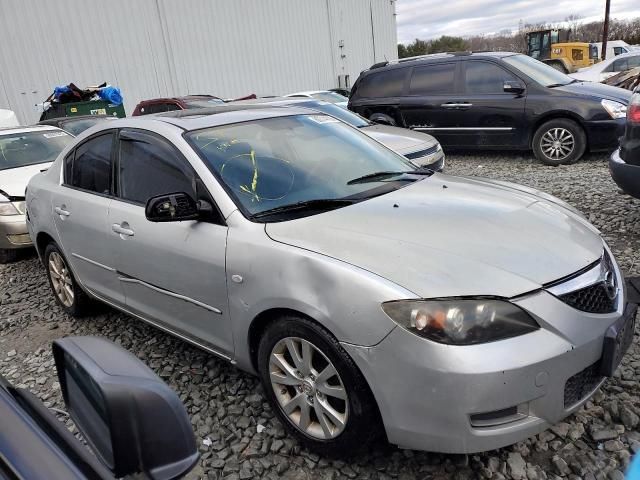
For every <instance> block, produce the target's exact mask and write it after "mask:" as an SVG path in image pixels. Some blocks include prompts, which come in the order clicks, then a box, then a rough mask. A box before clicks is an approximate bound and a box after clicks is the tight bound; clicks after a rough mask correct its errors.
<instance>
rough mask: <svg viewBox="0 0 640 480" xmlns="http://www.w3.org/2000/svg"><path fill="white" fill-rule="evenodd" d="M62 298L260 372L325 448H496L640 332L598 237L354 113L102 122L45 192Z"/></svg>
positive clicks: (33, 223) (45, 230)
mask: <svg viewBox="0 0 640 480" xmlns="http://www.w3.org/2000/svg"><path fill="white" fill-rule="evenodd" d="M27 215H28V227H29V232H30V235H31V237H32V239H33V241H34V243H35V244H36V245H37V248H38V252H39V254H40V257H41V259H42V260H43V263H44V265H45V268H46V271H47V273H48V276H49V280H50V283H51V287H52V290H53V292H54V295H55V298H56V300H57V301H58V303H59V304H60V305H61V306H62V307H63V308H64V309H65V310H66V312H68V313H69V314H71V315H81V314H82V313H83V312H86V311H87V309H89V308H90V306H91V302H92V301H94V300H99V301H102V302H105V303H107V304H109V305H112V306H113V307H115V308H117V309H119V310H122V311H123V312H127V313H128V314H130V315H131V316H133V317H136V318H138V319H140V320H142V321H145V322H148V323H150V324H152V325H155V326H156V327H158V328H161V329H162V330H165V331H167V332H169V333H171V334H173V335H176V336H178V337H180V338H182V339H184V340H186V341H188V342H191V343H193V344H195V345H197V346H199V347H201V348H203V349H205V350H207V351H209V352H211V353H213V354H215V355H218V356H219V357H222V358H223V359H226V360H228V361H229V362H232V363H233V364H236V365H237V366H238V367H240V368H242V369H244V370H246V371H249V372H253V373H256V374H258V375H259V376H260V378H261V380H262V382H263V384H264V388H265V392H266V396H267V397H268V399H269V401H270V402H271V404H272V405H273V408H274V411H275V412H277V415H278V416H279V418H280V419H281V421H282V422H283V424H284V425H286V427H287V428H288V429H289V430H290V431H291V432H292V433H293V434H294V435H296V436H297V437H299V438H300V439H301V440H302V441H304V442H306V443H307V444H308V445H310V446H311V447H314V448H316V449H317V450H319V451H321V452H339V453H341V454H348V453H349V452H352V451H354V450H357V449H358V448H362V447H363V446H364V445H366V444H367V442H369V441H370V440H372V439H375V438H376V437H377V435H376V433H380V434H381V435H383V436H384V435H386V438H387V439H388V440H389V441H390V442H392V443H394V444H397V445H400V446H402V447H407V448H414V449H424V450H431V451H440V452H476V451H483V450H489V449H493V448H497V447H501V446H504V445H507V444H511V443H514V442H517V441H520V440H522V439H524V438H526V437H528V436H531V435H534V434H536V433H538V432H540V431H542V430H544V429H546V428H548V427H549V426H550V425H552V424H553V423H554V422H558V421H559V420H561V419H562V418H563V417H566V416H567V415H569V414H570V413H572V412H573V411H575V410H576V409H577V408H579V407H580V405H582V404H583V403H584V402H585V401H586V400H587V399H588V398H589V397H590V396H591V395H592V394H593V393H594V391H595V390H596V389H597V388H598V387H599V385H600V384H601V383H602V382H603V381H604V379H605V378H606V377H607V376H610V375H612V374H613V372H614V370H615V369H616V367H617V365H618V364H619V363H620V360H621V357H622V356H623V355H624V353H625V351H626V349H627V348H628V346H629V344H630V342H631V341H632V339H633V331H634V322H635V317H636V310H635V309H636V307H635V306H633V305H631V304H627V301H626V292H625V288H624V281H623V278H622V275H621V272H620V269H619V268H618V266H617V264H616V261H615V259H614V258H613V256H612V255H611V252H610V250H609V248H608V247H607V245H606V244H605V242H604V241H603V239H602V238H601V236H600V235H599V233H598V231H597V230H596V229H595V228H594V227H593V226H591V225H590V224H589V223H588V222H587V221H586V220H585V219H584V218H583V217H582V216H581V215H580V214H579V213H578V212H577V211H575V210H574V209H573V208H572V207H570V206H569V205H567V204H565V203H563V202H562V201H560V200H558V199H556V198H554V197H551V196H549V195H546V194H544V193H541V192H537V191H534V190H531V189H528V188H525V187H521V186H517V185H514V184H510V183H506V182H499V181H491V180H482V179H476V178H465V177H456V176H451V175H444V174H440V173H434V172H433V171H431V170H421V169H417V168H416V167H415V166H414V165H412V164H411V163H409V161H407V160H406V159H405V158H403V157H402V156H400V155H398V154H396V153H394V152H392V151H391V150H388V149H387V148H386V147H384V146H382V145H381V144H379V143H378V142H376V141H374V140H372V139H371V138H369V137H368V136H367V135H365V134H363V133H361V132H360V131H358V129H356V128H353V127H351V126H349V125H347V124H344V123H342V122H340V121H338V120H336V119H335V118H333V117H329V116H326V115H323V114H319V113H310V112H309V111H308V110H304V109H297V108H278V107H273V108H261V109H240V110H235V111H230V110H229V108H228V107H226V108H221V109H220V110H216V109H213V110H209V111H207V112H203V111H187V112H179V113H176V114H175V115H174V116H173V117H155V118H150V117H141V118H135V119H121V120H115V121H113V122H109V123H105V124H102V125H99V126H96V127H93V128H91V129H89V130H87V131H86V132H84V133H83V134H81V135H80V136H79V137H78V138H77V139H76V141H75V142H73V143H72V144H71V145H70V146H69V147H67V148H66V149H65V150H64V151H63V152H62V154H61V155H60V156H59V157H58V159H57V160H56V161H55V162H54V163H53V165H52V166H51V168H49V170H47V171H46V172H44V173H41V174H38V175H37V176H35V177H34V178H33V179H32V180H31V182H30V183H29V186H28V190H27Z"/></svg>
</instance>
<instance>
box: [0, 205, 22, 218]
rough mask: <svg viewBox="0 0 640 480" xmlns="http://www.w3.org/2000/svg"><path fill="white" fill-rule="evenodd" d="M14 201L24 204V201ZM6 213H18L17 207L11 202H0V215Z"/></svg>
mask: <svg viewBox="0 0 640 480" xmlns="http://www.w3.org/2000/svg"><path fill="white" fill-rule="evenodd" d="M16 203H22V204H23V205H24V202H16ZM23 208H24V207H23ZM8 215H20V212H19V211H18V207H17V206H16V205H15V204H14V203H13V202H0V216H8Z"/></svg>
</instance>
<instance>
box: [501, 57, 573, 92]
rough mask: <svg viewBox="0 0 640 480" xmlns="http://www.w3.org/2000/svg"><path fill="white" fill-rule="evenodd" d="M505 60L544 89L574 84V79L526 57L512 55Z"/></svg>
mask: <svg viewBox="0 0 640 480" xmlns="http://www.w3.org/2000/svg"><path fill="white" fill-rule="evenodd" d="M503 60H504V62H505V63H508V64H509V65H511V66H512V67H515V68H517V69H518V70H520V71H521V72H522V73H524V74H525V75H527V76H529V77H531V79H532V80H533V81H534V82H537V83H539V84H540V85H542V86H544V87H551V86H559V85H568V84H569V83H572V82H573V78H571V77H569V76H567V75H565V74H564V73H562V72H560V71H558V70H556V69H555V68H553V67H550V66H549V65H547V64H546V63H542V62H540V61H538V60H536V59H534V58H531V57H527V56H526V55H511V56H510V57H504V58H503Z"/></svg>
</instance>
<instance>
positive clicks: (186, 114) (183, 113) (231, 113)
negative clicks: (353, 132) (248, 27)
mask: <svg viewBox="0 0 640 480" xmlns="http://www.w3.org/2000/svg"><path fill="white" fill-rule="evenodd" d="M311 113H316V114H317V112H315V111H313V110H309V109H306V108H299V107H284V106H283V107H278V106H270V105H233V104H226V105H219V106H214V107H208V108H197V109H193V110H175V111H172V112H165V113H161V114H158V115H146V116H143V117H131V118H139V120H136V121H137V122H146V121H160V122H164V123H168V124H171V125H175V126H176V127H178V128H181V129H183V130H185V131H191V130H199V129H202V128H209V127H218V126H222V125H230V124H233V123H242V122H250V121H253V120H263V119H267V118H277V117H287V116H291V115H309V114H311ZM123 120H125V119H123ZM126 121H127V123H128V124H130V123H129V122H131V119H126ZM119 123H122V122H119V121H117V120H116V121H115V122H109V126H108V128H114V127H118V124H119Z"/></svg>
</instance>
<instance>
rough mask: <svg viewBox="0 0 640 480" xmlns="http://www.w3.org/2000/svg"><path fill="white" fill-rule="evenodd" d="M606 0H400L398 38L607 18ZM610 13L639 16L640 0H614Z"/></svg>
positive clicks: (432, 36) (405, 38) (398, 1)
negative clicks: (573, 16) (571, 18)
mask: <svg viewBox="0 0 640 480" xmlns="http://www.w3.org/2000/svg"><path fill="white" fill-rule="evenodd" d="M604 4H605V0H397V3H396V13H397V14H398V16H397V24H398V41H399V42H400V43H411V42H412V41H413V40H414V39H416V38H420V39H423V40H428V39H430V38H437V37H439V36H441V35H451V36H468V35H476V34H480V33H485V34H489V33H497V32H499V31H500V30H503V29H511V30H517V29H518V22H519V21H520V19H522V21H523V22H525V23H539V22H561V21H563V20H564V19H565V18H566V17H567V16H569V15H571V14H579V15H581V16H583V17H585V19H584V20H585V21H593V20H601V19H603V18H604ZM611 16H612V17H615V18H620V19H622V18H631V17H640V0H611Z"/></svg>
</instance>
